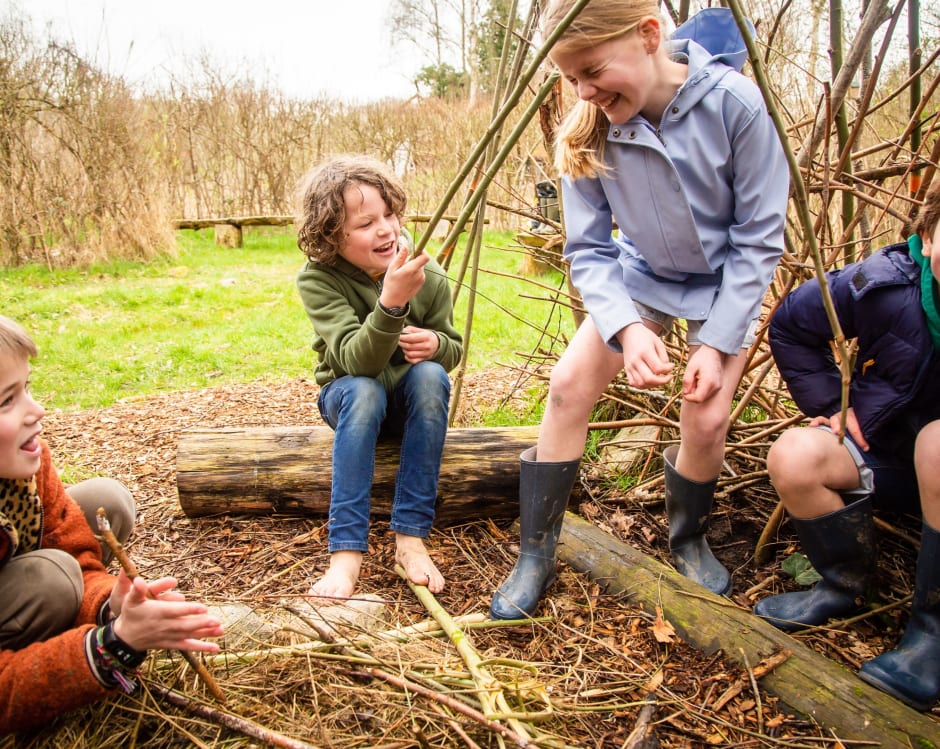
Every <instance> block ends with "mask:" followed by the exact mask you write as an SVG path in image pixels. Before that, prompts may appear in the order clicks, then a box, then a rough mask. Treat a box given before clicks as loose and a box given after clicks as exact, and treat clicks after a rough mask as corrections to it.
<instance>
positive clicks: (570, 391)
mask: <svg viewBox="0 0 940 749" xmlns="http://www.w3.org/2000/svg"><path fill="white" fill-rule="evenodd" d="M585 384H586V379H585V377H584V371H583V369H582V368H581V367H580V366H577V362H576V360H574V359H573V360H571V361H569V360H567V359H566V358H565V357H562V358H561V359H559V360H558V362H557V363H556V364H555V366H554V367H552V372H551V375H550V376H549V381H548V399H549V402H550V403H551V404H552V406H553V407H554V408H559V407H561V408H565V409H569V410H570V409H575V410H579V411H585V412H586V413H590V411H591V408H593V406H594V403H595V402H596V401H597V396H598V395H599V393H594V392H593V391H592V392H588V391H587V389H586V387H585Z"/></svg>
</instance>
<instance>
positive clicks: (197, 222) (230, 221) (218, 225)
mask: <svg viewBox="0 0 940 749" xmlns="http://www.w3.org/2000/svg"><path fill="white" fill-rule="evenodd" d="M431 218H432V216H431V215H430V214H416V215H413V216H406V217H405V225H406V226H407V225H408V224H421V223H424V224H426V223H428V222H429V221H430V220H431ZM456 220H457V217H456V216H442V217H441V223H444V222H446V224H447V227H448V229H447V232H445V234H446V233H448V232H449V231H450V227H452V226H453V225H454V222H455V221H456ZM488 222H489V219H486V223H488ZM293 223H294V217H293V216H228V217H222V216H218V217H215V218H180V219H176V220H175V221H173V228H174V229H177V230H179V229H212V230H213V231H214V232H215V243H216V244H217V245H219V246H220V247H232V248H235V247H242V246H243V234H242V229H243V228H244V227H246V226H291V225H292V224H293ZM472 223H473V222H472V221H468V222H467V225H466V226H465V227H464V231H467V230H469V227H470V226H471V225H472Z"/></svg>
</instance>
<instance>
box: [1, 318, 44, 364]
mask: <svg viewBox="0 0 940 749" xmlns="http://www.w3.org/2000/svg"><path fill="white" fill-rule="evenodd" d="M38 353H39V350H38V349H37V348H36V344H35V343H34V342H33V339H32V338H30V337H29V333H27V332H26V331H25V330H24V329H23V327H22V326H21V325H20V324H19V323H17V322H14V321H13V320H11V319H10V318H9V317H4V316H3V315H0V356H17V357H21V358H23V359H32V358H34V357H35V356H36V355H37V354H38Z"/></svg>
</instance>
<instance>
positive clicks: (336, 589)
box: [307, 551, 362, 604]
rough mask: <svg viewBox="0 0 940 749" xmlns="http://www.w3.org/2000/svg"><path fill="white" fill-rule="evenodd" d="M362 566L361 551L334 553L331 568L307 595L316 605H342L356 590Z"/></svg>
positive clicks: (331, 557)
mask: <svg viewBox="0 0 940 749" xmlns="http://www.w3.org/2000/svg"><path fill="white" fill-rule="evenodd" d="M361 566H362V552H361V551H334V552H333V553H332V554H331V555H330V568H329V569H328V570H327V571H326V574H324V575H323V577H321V578H320V579H319V580H317V581H316V582H315V583H314V584H313V585H311V586H310V590H309V591H307V595H308V596H309V597H310V598H312V599H314V601H313V602H314V603H319V604H330V603H342V602H343V601H344V600H346V599H347V598H349V597H350V596H352V594H353V591H354V590H355V589H356V583H357V582H359V568H360V567H361Z"/></svg>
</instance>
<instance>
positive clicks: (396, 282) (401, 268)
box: [379, 246, 431, 307]
mask: <svg viewBox="0 0 940 749" xmlns="http://www.w3.org/2000/svg"><path fill="white" fill-rule="evenodd" d="M430 259H431V256H430V255H428V254H427V253H426V252H422V253H421V254H420V255H418V256H417V257H413V258H410V259H409V257H408V247H407V246H404V247H401V248H400V249H399V250H398V254H397V255H396V256H395V258H394V260H392V262H391V265H389V266H388V270H387V271H385V278H384V279H383V281H382V295H381V297H379V301H380V302H381V303H382V304H383V306H385V307H404V306H405V305H406V304H407V303H408V302H410V301H411V298H412V297H413V296H414V295H415V294H417V293H418V290H419V289H420V288H421V287H422V286H424V266H425V265H427V264H428V261H429V260H430Z"/></svg>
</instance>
